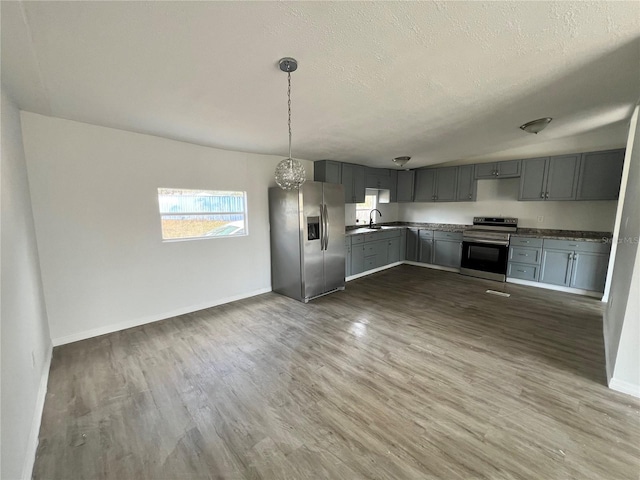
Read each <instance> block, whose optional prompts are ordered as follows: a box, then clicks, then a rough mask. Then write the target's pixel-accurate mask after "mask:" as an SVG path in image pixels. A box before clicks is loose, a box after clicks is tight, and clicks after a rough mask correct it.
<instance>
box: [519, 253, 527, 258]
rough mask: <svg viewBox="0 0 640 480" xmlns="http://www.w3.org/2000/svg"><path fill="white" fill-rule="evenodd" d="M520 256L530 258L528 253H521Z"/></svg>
mask: <svg viewBox="0 0 640 480" xmlns="http://www.w3.org/2000/svg"><path fill="white" fill-rule="evenodd" d="M518 255H520V256H521V257H528V256H529V254H528V253H519V254H518Z"/></svg>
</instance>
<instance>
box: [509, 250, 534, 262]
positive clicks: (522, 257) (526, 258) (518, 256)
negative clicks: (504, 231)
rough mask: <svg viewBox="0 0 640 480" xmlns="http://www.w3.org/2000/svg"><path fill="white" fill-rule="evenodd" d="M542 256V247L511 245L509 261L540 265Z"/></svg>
mask: <svg viewBox="0 0 640 480" xmlns="http://www.w3.org/2000/svg"><path fill="white" fill-rule="evenodd" d="M541 256H542V249H541V248H526V247H509V261H510V262H518V263H526V264H528V265H532V264H533V265H539V264H540V257H541Z"/></svg>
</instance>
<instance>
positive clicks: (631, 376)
mask: <svg viewBox="0 0 640 480" xmlns="http://www.w3.org/2000/svg"><path fill="white" fill-rule="evenodd" d="M639 110H640V107H636V110H635V112H634V115H633V118H632V120H631V126H630V129H629V141H628V143H627V153H626V158H625V168H624V171H623V180H622V182H623V187H622V189H621V198H620V206H619V207H618V208H619V211H618V217H619V222H616V231H614V241H616V245H615V247H616V248H615V253H614V255H615V258H614V260H613V272H612V273H611V283H610V289H609V291H610V293H609V299H608V302H607V307H606V310H605V315H604V327H603V328H604V339H605V351H606V361H607V375H608V377H610V381H609V385H610V386H611V387H612V388H616V389H617V390H622V391H626V392H627V393H633V394H635V395H637V396H640V349H639V348H638V346H639V345H640V306H639V302H640V293H639V292H640V280H639V277H640V258H639V257H640V255H638V239H639V237H640V210H638V205H640V122H638V115H639V113H638V112H639ZM610 265H611V263H610Z"/></svg>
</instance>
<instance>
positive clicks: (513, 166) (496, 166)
mask: <svg viewBox="0 0 640 480" xmlns="http://www.w3.org/2000/svg"><path fill="white" fill-rule="evenodd" d="M475 167H476V168H475V178H476V179H478V180H480V179H487V178H515V177H519V176H520V160H507V161H506V162H496V163H479V164H477V165H476V166H475Z"/></svg>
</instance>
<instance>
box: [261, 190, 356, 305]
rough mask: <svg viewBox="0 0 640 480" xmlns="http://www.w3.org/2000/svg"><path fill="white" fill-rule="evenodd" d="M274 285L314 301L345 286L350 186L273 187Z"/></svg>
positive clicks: (270, 216)
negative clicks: (346, 209)
mask: <svg viewBox="0 0 640 480" xmlns="http://www.w3.org/2000/svg"><path fill="white" fill-rule="evenodd" d="M269 222H270V224H271V285H272V289H273V291H274V292H277V293H280V294H282V295H286V296H287V297H291V298H295V299H296V300H300V301H301V302H305V303H306V302H308V301H309V300H311V299H312V298H315V297H319V296H321V295H325V294H327V293H330V292H333V291H336V290H344V270H345V268H344V262H345V259H344V257H345V245H344V189H343V187H342V185H338V184H333V183H322V182H305V183H303V184H302V186H301V187H300V188H299V189H298V190H293V191H285V190H282V189H280V188H277V187H274V188H270V189H269Z"/></svg>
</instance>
